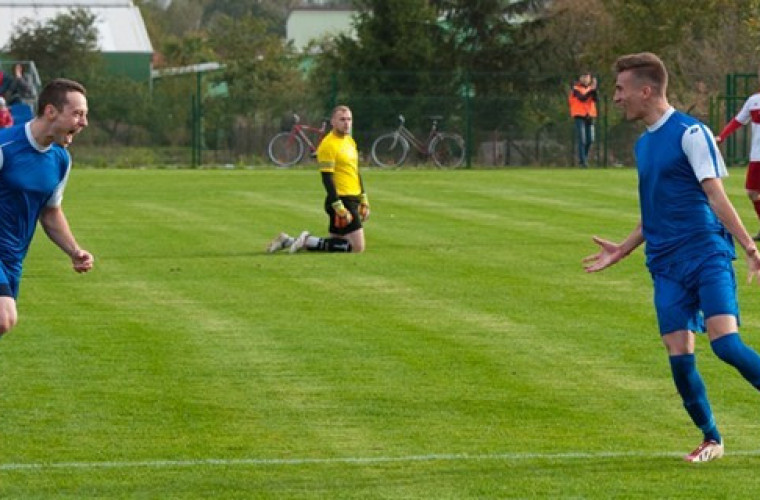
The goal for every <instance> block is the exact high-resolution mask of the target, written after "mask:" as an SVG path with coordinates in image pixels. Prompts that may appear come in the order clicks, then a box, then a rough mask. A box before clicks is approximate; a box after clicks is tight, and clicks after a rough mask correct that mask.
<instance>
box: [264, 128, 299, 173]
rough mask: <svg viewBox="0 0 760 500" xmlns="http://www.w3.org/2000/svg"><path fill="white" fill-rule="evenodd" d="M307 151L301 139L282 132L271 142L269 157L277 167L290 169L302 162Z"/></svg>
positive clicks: (268, 147)
mask: <svg viewBox="0 0 760 500" xmlns="http://www.w3.org/2000/svg"><path fill="white" fill-rule="evenodd" d="M305 149H306V148H305V146H304V145H303V141H301V138H300V137H298V136H297V135H294V134H291V133H290V132H280V133H279V134H277V135H275V136H274V137H272V140H271V141H269V146H267V155H268V156H269V159H270V160H271V161H272V163H274V164H275V165H277V166H280V167H290V166H292V165H295V164H296V163H298V162H299V161H301V159H302V158H303V154H304V150H305Z"/></svg>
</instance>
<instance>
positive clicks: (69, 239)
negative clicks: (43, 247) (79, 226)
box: [40, 206, 95, 273]
mask: <svg viewBox="0 0 760 500" xmlns="http://www.w3.org/2000/svg"><path fill="white" fill-rule="evenodd" d="M40 224H41V225H42V228H43V229H44V230H45V234H47V235H48V238H50V239H51V240H52V241H53V243H55V244H56V245H58V247H59V248H60V249H61V250H63V251H64V252H65V253H66V255H68V256H69V257H70V258H71V264H72V266H73V267H74V270H75V271H76V272H78V273H86V272H87V271H89V270H90V269H92V266H93V264H94V263H95V258H94V257H93V256H92V254H91V253H90V252H88V251H87V250H84V249H83V248H81V247H80V246H79V244H78V243H77V241H76V239H75V238H74V235H73V234H72V232H71V229H70V228H69V222H68V220H67V219H66V215H64V213H63V209H61V207H60V206H59V207H46V208H45V209H43V210H42V214H40Z"/></svg>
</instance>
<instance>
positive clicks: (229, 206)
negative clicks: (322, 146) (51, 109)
mask: <svg viewBox="0 0 760 500" xmlns="http://www.w3.org/2000/svg"><path fill="white" fill-rule="evenodd" d="M743 176H744V172H743V170H741V169H737V170H734V171H732V177H731V178H730V179H729V180H728V183H727V184H728V187H729V193H730V195H731V197H732V199H733V200H734V202H735V203H736V205H737V207H738V209H739V210H740V212H741V214H742V215H743V217H744V218H745V221H750V220H751V215H750V210H751V208H750V205H749V202H747V201H746V199H745V197H744V195H743V192H742V183H743ZM365 184H366V185H367V186H368V190H369V192H370V197H371V201H372V207H373V214H372V218H371V220H370V221H369V222H368V223H367V226H366V231H367V239H368V251H367V252H366V253H365V254H362V255H327V254H313V253H304V254H298V255H288V254H276V255H266V254H265V253H264V252H263V248H264V245H265V244H266V243H267V241H268V240H269V239H271V238H272V237H273V236H274V235H275V234H277V232H279V231H281V230H287V231H289V232H291V233H292V234H293V233H295V234H297V233H298V232H299V231H300V230H302V229H310V230H312V231H313V232H315V233H318V234H321V233H323V232H324V230H325V226H326V221H325V219H324V215H323V213H322V210H321V204H322V198H323V190H322V187H321V184H320V181H319V177H318V175H317V174H316V173H315V172H314V171H310V170H305V169H304V170H293V171H283V170H267V169H263V170H248V171H239V170H238V171H170V170H118V171H115V170H79V171H76V172H75V173H74V174H73V175H72V179H71V180H70V182H69V188H68V190H67V194H66V201H65V207H66V210H67V214H68V217H69V220H70V222H71V224H72V226H73V228H74V230H75V232H76V234H77V236H78V238H79V240H80V242H81V243H82V244H83V246H85V247H86V248H88V249H89V250H91V251H92V252H93V253H94V254H95V255H96V258H97V261H96V270H94V271H93V272H92V273H90V274H88V275H77V274H75V273H73V272H71V271H70V270H69V264H68V262H67V260H66V259H65V257H64V256H63V255H62V254H61V253H60V252H59V251H58V250H57V249H56V248H55V247H53V245H52V244H51V243H50V242H49V241H48V240H47V239H45V237H44V235H43V234H42V233H41V232H40V233H39V234H38V235H37V239H36V240H35V242H34V244H33V247H32V250H31V252H30V255H29V257H28V258H27V262H26V266H25V275H24V279H23V283H22V291H21V297H20V301H19V314H20V323H19V325H18V327H17V328H16V330H14V331H13V332H12V333H11V334H9V335H8V336H6V337H5V338H3V339H2V340H0V416H1V418H2V425H1V426H0V497H1V498H23V499H33V498H72V499H74V498H77V499H78V498H91V497H97V498H156V499H163V498H220V499H222V498H223V499H230V498H394V499H395V498H436V499H438V498H610V497H616V498H693V497H696V496H699V497H703V498H704V497H706V498H750V497H756V496H757V492H758V491H760V477H758V475H757V469H758V467H760V425H759V424H760V415H759V414H758V407H760V397H759V396H758V395H757V394H756V393H755V391H754V390H752V389H751V388H750V387H749V386H748V385H747V384H746V383H745V382H744V381H743V379H741V378H740V377H739V376H738V375H737V374H735V373H734V372H733V371H732V370H731V369H729V368H728V367H727V366H726V365H723V364H721V363H720V362H718V361H717V360H716V358H715V357H714V355H713V354H712V353H711V352H710V350H709V347H708V346H707V343H706V339H704V338H700V339H699V345H698V348H697V349H698V352H700V353H701V356H700V357H699V360H700V368H701V370H702V373H703V376H704V378H705V381H706V384H707V386H708V391H709V394H710V396H711V400H712V403H713V409H714V411H715V414H716V417H717V418H718V421H719V424H720V426H721V429H722V431H723V434H724V437H725V439H726V442H727V453H728V455H727V457H726V458H725V459H724V460H722V461H718V462H715V463H711V464H705V465H701V466H693V465H688V464H685V463H683V462H682V461H681V459H680V456H681V455H682V454H684V453H685V452H687V451H689V450H690V449H691V448H693V447H694V446H696V444H698V442H699V440H700V437H701V435H700V433H699V432H698V431H697V430H696V429H695V428H693V426H692V424H691V423H690V421H689V420H688V417H687V415H686V413H685V411H683V409H682V408H681V406H680V400H679V398H678V396H677V394H676V392H675V389H674V388H673V384H672V382H671V380H670V375H669V368H668V364H667V358H666V356H665V353H664V349H663V348H662V347H661V345H660V340H659V336H658V334H657V330H656V325H655V319H654V314H653V310H652V306H651V296H650V295H651V286H650V282H649V277H648V275H647V273H646V271H645V269H644V266H643V256H642V254H641V252H637V253H636V254H634V255H632V256H631V257H630V258H629V259H628V260H627V261H624V262H623V263H621V264H619V265H618V266H616V267H615V268H612V269H610V270H608V271H606V272H604V273H601V274H596V275H586V274H585V273H583V271H582V269H581V265H580V260H581V258H582V257H583V256H585V255H587V254H589V253H592V252H593V251H595V249H594V247H593V245H592V244H591V242H590V236H591V235H592V234H599V235H601V236H604V237H608V238H610V239H614V240H619V239H621V238H623V237H624V236H625V235H626V234H628V232H629V231H630V230H631V229H632V228H633V226H634V224H635V222H636V220H637V201H636V178H635V172H634V171H632V170H630V169H609V170H583V171H581V170H569V169H568V170H549V169H546V170H543V169H539V170H527V169H525V170H521V169H513V170H503V171H455V172H441V171H421V170H414V171H403V170H398V171H377V170H374V171H368V172H366V173H365ZM756 229H757V228H756V227H755V223H754V222H753V223H752V224H751V225H750V230H751V231H753V232H754V231H755V230H756ZM737 272H738V275H739V279H740V281H741V283H742V285H741V288H740V300H741V303H742V308H743V309H742V310H743V314H744V317H743V321H744V326H743V332H744V337H745V339H746V340H747V342H748V343H750V344H752V345H754V346H755V347H760V288H757V287H755V288H751V287H749V286H747V285H745V284H744V277H745V276H746V273H745V268H744V263H743V262H740V263H737Z"/></svg>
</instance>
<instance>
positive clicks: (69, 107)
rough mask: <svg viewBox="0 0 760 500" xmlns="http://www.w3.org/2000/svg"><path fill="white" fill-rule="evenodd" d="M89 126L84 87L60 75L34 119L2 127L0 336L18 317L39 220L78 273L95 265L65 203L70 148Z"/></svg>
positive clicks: (46, 90)
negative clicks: (25, 268)
mask: <svg viewBox="0 0 760 500" xmlns="http://www.w3.org/2000/svg"><path fill="white" fill-rule="evenodd" d="M86 126H87V98H86V97H85V89H84V87H83V86H82V85H80V84H79V83H77V82H74V81H71V80H65V79H62V78H59V79H56V80H53V81H51V82H50V83H49V84H47V85H46V86H45V88H43V89H42V92H41V93H40V98H39V105H38V108H37V116H35V117H34V119H33V120H32V121H30V122H28V123H26V124H25V125H24V126H20V125H19V126H16V127H13V128H9V129H2V130H0V335H2V334H4V333H7V332H8V331H9V330H11V329H12V328H13V327H14V326H15V325H16V321H17V319H18V312H17V309H16V299H17V298H18V293H19V286H20V284H21V274H22V265H23V262H24V258H25V257H26V253H27V251H28V250H29V245H30V243H31V242H32V237H33V236H34V231H35V229H36V227H37V222H39V224H40V225H41V226H42V228H43V229H44V230H45V234H47V236H48V238H50V239H51V240H52V241H53V243H55V244H56V245H57V246H58V247H59V248H60V249H61V250H63V252H64V253H66V254H67V255H68V257H69V259H71V264H72V267H73V269H74V271H76V272H78V273H83V272H87V271H89V270H90V269H92V266H93V262H94V259H93V256H92V255H91V254H90V253H89V252H88V251H86V250H84V249H82V247H80V246H79V244H78V243H77V241H76V239H75V238H74V235H73V234H72V232H71V229H70V227H69V223H68V221H67V219H66V216H65V215H64V212H63V209H62V207H61V204H62V202H63V191H64V188H65V186H66V181H67V179H68V178H69V172H70V170H71V156H69V151H68V147H69V146H70V145H71V142H72V141H73V140H74V137H75V136H76V135H77V134H78V133H79V132H81V131H82V130H84V128H85V127H86Z"/></svg>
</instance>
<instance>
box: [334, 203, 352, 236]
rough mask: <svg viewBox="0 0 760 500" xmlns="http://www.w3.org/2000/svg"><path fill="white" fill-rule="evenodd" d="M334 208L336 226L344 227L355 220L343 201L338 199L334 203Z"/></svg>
mask: <svg viewBox="0 0 760 500" xmlns="http://www.w3.org/2000/svg"><path fill="white" fill-rule="evenodd" d="M332 207H333V210H335V227H337V228H339V229H342V228H344V227H346V226H348V225H349V224H351V221H352V220H354V218H353V216H352V215H351V212H349V211H348V209H347V208H346V207H345V206H344V205H343V202H342V201H340V200H338V201H334V202H333V203H332Z"/></svg>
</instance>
